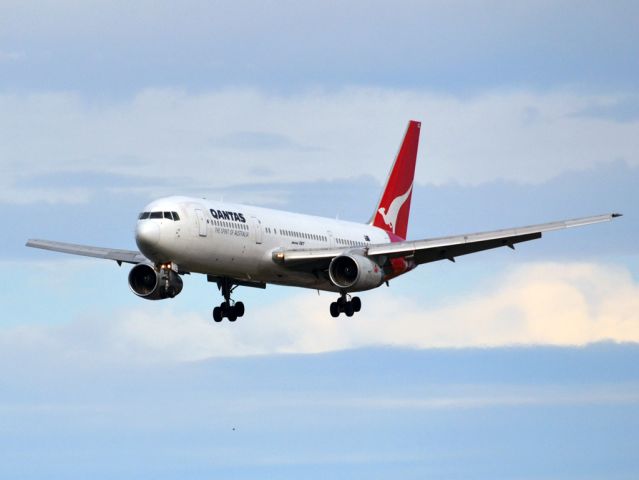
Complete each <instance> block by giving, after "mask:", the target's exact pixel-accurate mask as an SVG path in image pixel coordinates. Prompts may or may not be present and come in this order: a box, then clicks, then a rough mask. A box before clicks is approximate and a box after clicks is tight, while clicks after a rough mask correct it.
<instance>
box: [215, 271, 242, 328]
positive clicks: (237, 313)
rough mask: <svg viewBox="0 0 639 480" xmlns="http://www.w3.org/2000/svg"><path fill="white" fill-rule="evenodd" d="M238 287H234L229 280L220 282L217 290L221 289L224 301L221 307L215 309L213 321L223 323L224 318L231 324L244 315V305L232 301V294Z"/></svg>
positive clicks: (224, 279)
mask: <svg viewBox="0 0 639 480" xmlns="http://www.w3.org/2000/svg"><path fill="white" fill-rule="evenodd" d="M236 287H237V285H233V282H231V280H230V279H228V278H222V279H220V280H218V282H217V288H219V289H220V292H221V293H222V296H223V297H224V301H223V302H222V303H221V304H220V306H219V307H215V308H214V309H213V320H215V321H216V322H221V321H222V319H224V318H228V319H229V322H234V321H235V320H237V319H238V318H239V317H241V316H243V315H244V304H243V303H242V302H234V301H232V300H231V293H233V290H235V288H236Z"/></svg>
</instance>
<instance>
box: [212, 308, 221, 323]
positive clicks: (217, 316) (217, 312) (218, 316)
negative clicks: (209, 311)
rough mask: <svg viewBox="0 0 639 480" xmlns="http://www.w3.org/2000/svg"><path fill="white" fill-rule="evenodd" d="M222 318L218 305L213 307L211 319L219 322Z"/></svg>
mask: <svg viewBox="0 0 639 480" xmlns="http://www.w3.org/2000/svg"><path fill="white" fill-rule="evenodd" d="M222 318H223V315H222V309H221V308H220V307H215V308H214V309H213V320H215V321H216V322H218V323H219V322H221V321H222Z"/></svg>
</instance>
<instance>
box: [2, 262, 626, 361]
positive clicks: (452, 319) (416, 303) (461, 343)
mask: <svg viewBox="0 0 639 480" xmlns="http://www.w3.org/2000/svg"><path fill="white" fill-rule="evenodd" d="M330 300H332V298H331V296H328V295H322V296H319V297H318V296H317V295H316V294H315V293H311V292H303V293H299V294H295V295H293V296H290V297H286V298H285V299H283V300H281V301H278V302H275V303H273V304H271V305H268V306H264V307H257V306H256V307H253V308H252V309H251V310H250V311H249V314H248V315H247V316H246V317H244V318H242V319H240V320H238V321H237V322H236V323H235V324H231V323H228V322H225V323H222V324H214V323H213V322H212V321H211V320H210V318H209V316H208V315H204V314H202V313H192V312H183V311H177V310H175V309H174V308H175V307H174V308H171V307H170V306H169V305H167V306H166V308H165V309H161V310H159V311H160V312H161V313H160V314H159V315H158V313H157V312H158V310H157V309H156V310H155V313H154V312H153V311H152V310H151V309H145V308H144V307H140V308H136V309H134V310H130V311H124V312H120V313H119V314H116V315H113V314H110V315H105V317H104V318H99V319H96V318H94V317H91V318H89V317H84V318H80V319H78V320H76V321H75V322H74V323H71V324H67V325H64V326H42V325H40V326H20V327H13V328H6V329H4V330H2V331H0V346H1V347H2V348H1V350H2V351H4V353H5V354H10V353H11V352H14V353H17V354H19V355H24V356H26V357H29V356H30V354H32V353H34V352H36V351H37V352H38V356H42V355H45V356H46V355H47V354H48V355H51V356H52V357H54V358H59V359H60V360H70V361H74V362H78V361H81V362H82V363H84V362H94V361H98V362H100V361H116V362H118V361H123V362H129V361H134V362H143V363H146V362H156V361H161V362H162V361H192V360H198V359H204V358H208V357H215V356H245V355H255V354H273V353H316V352H327V351H334V350H342V349H350V348H359V347H367V346H385V345H392V346H398V347H409V348H438V347H493V346H507V345H518V344H543V345H586V344H588V343H592V342H598V341H606V340H612V341H619V342H639V283H637V282H636V281H635V280H634V279H633V278H632V276H631V274H630V273H629V272H628V271H627V270H626V269H624V268H621V267H613V266H606V265H598V264H592V263H567V264H563V263H533V264H528V265H524V266H520V267H517V268H515V269H513V270H511V271H510V272H507V273H505V274H503V275H500V276H499V277H497V278H496V279H495V280H494V282H493V283H491V284H490V285H482V286H480V287H479V288H478V289H477V290H476V291H475V292H474V293H473V294H471V295H467V296H464V297H458V298H451V299H450V300H449V301H447V302H446V304H445V305H443V306H438V307H429V305H425V304H424V303H423V302H422V301H420V299H419V298H415V297H409V296H407V295H402V293H401V292H397V291H392V290H388V289H380V290H378V291H375V292H374V293H371V294H369V295H366V297H365V298H364V307H363V310H362V312H360V313H359V314H357V315H356V316H354V317H352V318H346V317H344V316H341V317H339V318H337V319H334V318H332V317H330V316H329V314H328V303H329V301H330Z"/></svg>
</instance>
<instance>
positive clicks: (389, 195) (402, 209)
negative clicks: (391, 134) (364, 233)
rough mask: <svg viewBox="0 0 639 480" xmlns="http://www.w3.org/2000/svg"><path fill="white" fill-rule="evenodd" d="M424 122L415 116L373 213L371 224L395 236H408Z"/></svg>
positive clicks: (403, 237) (409, 124)
mask: <svg viewBox="0 0 639 480" xmlns="http://www.w3.org/2000/svg"><path fill="white" fill-rule="evenodd" d="M421 125H422V124H421V122H417V121H415V120H411V121H410V122H408V128H407V129H406V134H405V135H404V140H403V141H402V145H401V146H400V148H399V152H398V153H397V157H395V162H393V166H392V167H391V170H390V173H389V174H388V179H387V180H386V185H385V186H384V191H383V193H382V196H381V198H380V200H379V202H378V204H377V208H376V209H375V212H374V213H373V217H372V218H371V221H370V224H371V225H374V226H376V227H379V228H381V229H383V230H386V231H387V232H388V233H389V234H392V235H391V237H400V238H401V239H402V240H403V239H405V238H406V234H407V232H408V216H409V214H410V201H411V198H412V195H413V179H414V177H415V163H416V161H417V147H418V146H419V133H420V129H421Z"/></svg>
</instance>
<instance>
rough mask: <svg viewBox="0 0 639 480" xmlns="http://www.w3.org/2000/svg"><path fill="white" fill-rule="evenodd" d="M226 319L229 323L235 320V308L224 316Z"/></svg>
mask: <svg viewBox="0 0 639 480" xmlns="http://www.w3.org/2000/svg"><path fill="white" fill-rule="evenodd" d="M226 318H228V319H229V322H234V321H235V320H237V311H236V310H235V307H230V308H229V312H228V313H227V314H226Z"/></svg>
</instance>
